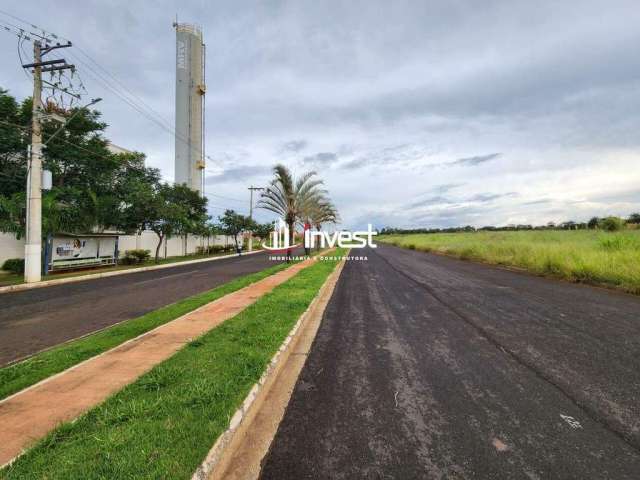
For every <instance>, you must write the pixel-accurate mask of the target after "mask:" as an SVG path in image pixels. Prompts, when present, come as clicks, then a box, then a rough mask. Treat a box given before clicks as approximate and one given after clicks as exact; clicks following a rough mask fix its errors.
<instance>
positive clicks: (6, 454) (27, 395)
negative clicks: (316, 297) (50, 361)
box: [0, 260, 314, 465]
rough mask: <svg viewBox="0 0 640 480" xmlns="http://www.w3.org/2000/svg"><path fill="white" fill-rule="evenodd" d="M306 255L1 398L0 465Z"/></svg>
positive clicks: (286, 274) (285, 274)
mask: <svg viewBox="0 0 640 480" xmlns="http://www.w3.org/2000/svg"><path fill="white" fill-rule="evenodd" d="M313 261H314V260H306V261H304V262H300V263H298V264H295V265H293V266H291V267H290V268H288V269H286V270H283V271H281V272H278V273H276V274H274V275H271V276H270V277H267V278H265V279H263V280H260V281H259V282H256V283H254V284H251V285H249V286H247V287H245V288H243V289H242V290H238V291H237V292H234V293H231V294H229V295H226V296H224V297H222V298H220V299H218V300H216V301H214V302H212V303H209V304H207V305H205V306H203V307H201V308H199V309H197V310H195V311H193V312H191V313H189V314H187V315H185V316H183V317H180V318H178V319H176V320H173V321H172V322H169V323H167V324H165V325H162V326H160V327H158V328H156V329H155V330H152V331H150V332H147V333H145V334H143V335H141V336H139V337H137V338H135V339H133V340H130V341H128V342H126V343H124V344H122V345H120V346H118V347H116V348H113V349H112V350H109V351H107V352H105V353H103V354H102V355H99V356H97V357H94V358H92V359H90V360H87V361H86V362H83V363H81V364H79V365H77V366H75V367H72V368H70V369H69V370H66V371H65V372H62V373H60V374H58V375H56V376H53V377H51V378H49V379H47V380H44V381H42V382H41V383H39V384H36V385H34V386H33V387H30V388H27V389H25V390H23V391H22V392H18V393H16V394H15V395H12V396H11V397H8V398H7V399H5V400H3V401H1V402H0V432H2V442H1V443H0V465H4V464H6V463H7V462H10V461H11V460H12V459H13V458H15V457H16V456H18V455H20V454H21V452H22V451H23V450H24V449H25V448H27V447H29V445H30V444H32V443H33V442H35V441H37V440H38V439H40V438H42V437H43V436H45V435H46V434H47V433H48V432H49V431H50V430H52V429H53V428H55V427H56V426H57V425H59V424H60V423H62V422H65V421H69V420H72V419H74V418H76V417H78V416H79V415H81V414H82V413H84V412H86V411H87V410H89V409H90V408H92V407H93V406H95V405H97V404H98V403H100V402H102V401H103V400H104V399H106V398H107V397H108V396H109V395H112V394H113V393H115V392H117V391H119V390H121V389H122V388H123V387H125V386H126V385H128V384H129V383H132V382H133V381H135V380H136V379H137V378H138V377H140V376H141V375H142V374H144V373H145V372H147V371H149V370H150V369H151V368H153V367H154V366H155V365H156V364H158V363H160V362H162V361H163V360H166V359H167V358H169V357H170V356H171V355H173V354H174V353H175V352H176V351H178V350H179V349H180V348H182V347H183V346H184V345H185V344H186V343H188V342H189V341H191V340H192V339H194V338H196V337H198V336H200V335H203V334H204V333H206V332H207V331H209V330H211V329H212V328H214V327H216V326H217V325H219V324H220V323H222V322H223V321H225V320H227V319H229V318H231V317H233V316H235V315H236V314H238V313H239V312H241V311H242V310H244V309H245V308H246V307H248V306H249V305H251V304H253V303H254V302H255V301H256V300H257V299H258V298H260V297H261V296H262V295H264V294H265V293H268V292H270V291H271V290H273V289H274V288H275V287H276V286H278V285H280V284H282V283H283V282H285V281H287V280H288V279H290V278H291V277H293V276H294V275H295V274H296V273H298V272H299V271H300V270H302V269H304V268H306V267H307V266H309V265H311V263H312V262H313Z"/></svg>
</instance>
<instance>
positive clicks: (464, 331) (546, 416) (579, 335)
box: [261, 245, 640, 480]
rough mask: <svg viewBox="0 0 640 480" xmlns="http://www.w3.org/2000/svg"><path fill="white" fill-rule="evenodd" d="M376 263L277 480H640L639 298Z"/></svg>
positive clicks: (325, 354) (326, 338)
mask: <svg viewBox="0 0 640 480" xmlns="http://www.w3.org/2000/svg"><path fill="white" fill-rule="evenodd" d="M366 254H367V256H368V261H365V262H355V261H354V262H347V265H346V266H345V269H344V271H343V273H342V276H341V278H340V281H339V283H338V286H337V288H336V291H335V292H334V295H333V298H332V300H331V302H330V303H329V306H328V307H327V310H326V311H325V315H324V319H323V323H322V325H321V327H320V330H319V332H318V335H317V337H316V339H315V343H314V345H313V348H312V350H311V353H310V355H309V358H308V360H307V363H306V364H305V367H304V369H303V371H302V373H301V375H300V378H299V379H298V383H297V384H296V387H295V390H294V392H293V396H292V398H291V401H290V403H289V406H288V409H287V412H286V414H285V417H284V419H283V421H282V423H281V424H280V427H279V429H278V432H277V434H276V437H275V439H274V441H273V443H272V445H271V449H270V452H269V454H268V455H267V457H266V458H265V459H264V461H263V469H262V476H261V478H262V479H263V480H266V479H289V478H291V479H307V478H313V479H324V478H327V479H329V478H331V479H355V478H372V479H387V478H389V479H391V478H393V479H414V478H420V479H422V478H427V479H428V478H434V479H436V478H437V479H521V478H523V479H545V480H546V479H563V480H564V479H581V480H583V479H615V480H622V479H638V478H640V298H638V297H633V296H630V295H625V294H621V293H616V292H610V291H606V290H603V289H598V288H592V287H587V286H581V285H573V284H569V283H564V282H560V281H555V280H549V279H544V278H539V277H535V276H530V275H527V274H520V273H516V272H511V271H506V270H503V269H498V268H494V267H489V266H483V265H479V264H475V263H468V262H462V261H459V260H455V259H451V258H447V257H441V256H437V255H432V254H425V253H420V252H414V251H409V250H401V249H399V248H396V247H391V246H383V245H379V247H378V248H377V249H375V250H371V249H367V250H366Z"/></svg>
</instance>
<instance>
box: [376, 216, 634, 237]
mask: <svg viewBox="0 0 640 480" xmlns="http://www.w3.org/2000/svg"><path fill="white" fill-rule="evenodd" d="M626 225H634V226H635V225H640V213H632V214H631V215H629V216H628V217H627V218H621V217H616V216H608V217H602V218H601V217H592V218H591V219H590V220H589V221H588V222H574V221H572V220H569V221H566V222H561V223H557V224H556V223H555V222H549V223H547V224H545V225H535V226H534V225H528V224H522V225H506V226H501V227H494V226H491V225H488V226H484V227H480V228H476V227H472V226H470V225H466V226H463V227H449V228H394V227H384V228H383V229H382V230H381V231H380V233H381V234H382V235H384V234H387V235H396V234H411V233H459V232H483V231H488V232H513V231H521V230H597V229H600V230H605V231H609V232H615V231H618V230H622V229H623V228H625V226H626Z"/></svg>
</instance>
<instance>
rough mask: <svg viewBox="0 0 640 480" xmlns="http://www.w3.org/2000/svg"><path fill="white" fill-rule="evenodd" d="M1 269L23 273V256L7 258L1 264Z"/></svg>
mask: <svg viewBox="0 0 640 480" xmlns="http://www.w3.org/2000/svg"><path fill="white" fill-rule="evenodd" d="M2 270H6V271H7V272H11V273H15V274H21V273H24V258H9V259H8V260H5V262H4V263H3V264H2Z"/></svg>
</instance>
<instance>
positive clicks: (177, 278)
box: [0, 253, 278, 365]
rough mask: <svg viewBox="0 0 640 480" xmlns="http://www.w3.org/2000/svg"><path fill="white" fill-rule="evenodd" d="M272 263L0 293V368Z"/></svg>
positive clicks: (254, 259) (235, 261)
mask: <svg viewBox="0 0 640 480" xmlns="http://www.w3.org/2000/svg"><path fill="white" fill-rule="evenodd" d="M276 263H278V262H275V261H272V260H269V258H268V256H267V254H265V253H256V254H252V255H243V256H241V257H232V258H228V259H222V260H215V261H211V262H201V263H194V264H190V265H182V266H175V267H171V268H165V269H160V270H152V271H147V272H139V273H131V274H126V275H117V276H114V277H107V278H100V279H96V280H87V281H84V282H78V283H68V284H62V285H56V286H51V287H44V288H36V289H33V290H24V291H19V292H9V293H3V294H0V365H4V364H6V363H9V362H11V361H14V360H16V359H19V358H23V357H25V356H27V355H31V354H33V353H35V352H38V351H40V350H43V349H45V348H47V347H51V346H53V345H57V344H59V343H62V342H65V341H67V340H70V339H73V338H77V337H79V336H82V335H86V334H87V333H91V332H94V331H96V330H100V329H102V328H105V327H108V326H110V325H113V324H115V323H118V322H121V321H123V320H128V319H131V318H135V317H138V316H140V315H143V314H145V313H147V312H150V311H152V310H155V309H157V308H160V307H163V306H165V305H168V304H170V303H174V302H176V301H178V300H180V299H183V298H185V297H188V296H191V295H195V294H197V293H200V292H204V291H206V290H210V289H212V288H214V287H216V286H218V285H221V284H223V283H225V282H228V281H230V280H233V279H234V278H237V277H240V276H242V275H247V274H250V273H254V272H258V271H260V270H263V269H265V268H267V267H271V266H273V265H276Z"/></svg>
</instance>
